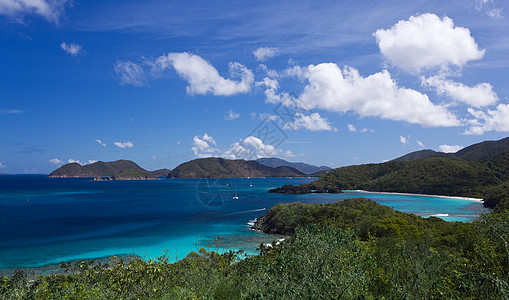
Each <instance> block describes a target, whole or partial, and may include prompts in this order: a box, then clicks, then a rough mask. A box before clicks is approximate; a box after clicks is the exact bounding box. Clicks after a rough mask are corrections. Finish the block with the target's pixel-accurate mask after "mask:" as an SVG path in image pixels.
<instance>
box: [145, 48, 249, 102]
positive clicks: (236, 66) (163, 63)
mask: <svg viewBox="0 0 509 300" xmlns="http://www.w3.org/2000/svg"><path fill="white" fill-rule="evenodd" d="M170 66H171V67H173V68H174V69H175V71H177V73H178V74H179V75H180V76H181V77H182V78H184V79H185V80H186V81H187V82H188V83H189V85H188V86H187V88H186V91H187V93H188V94H190V95H194V94H199V95H205V94H208V93H211V94H213V95H216V96H231V95H235V94H239V93H247V92H249V91H250V90H251V85H252V84H253V82H254V74H253V72H252V71H251V70H249V69H248V68H246V67H245V66H244V65H242V64H240V63H237V62H235V63H230V65H229V71H230V76H231V77H232V78H239V79H240V81H235V80H231V79H226V78H224V77H222V76H220V75H219V72H218V71H217V69H216V68H214V66H212V65H211V64H210V63H209V62H208V61H206V60H204V59H203V58H201V57H200V56H198V55H194V54H190V53H187V52H183V53H168V55H162V56H160V57H158V58H157V59H156V61H155V63H154V65H153V72H156V73H157V72H158V71H163V70H165V69H167V68H169V67H170Z"/></svg>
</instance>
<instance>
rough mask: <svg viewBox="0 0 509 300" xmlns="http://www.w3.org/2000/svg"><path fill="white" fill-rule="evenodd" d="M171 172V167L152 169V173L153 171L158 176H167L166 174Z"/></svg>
mask: <svg viewBox="0 0 509 300" xmlns="http://www.w3.org/2000/svg"><path fill="white" fill-rule="evenodd" d="M170 172H171V170H170V169H160V170H155V171H150V173H152V174H153V175H154V176H157V177H166V176H168V174H170Z"/></svg>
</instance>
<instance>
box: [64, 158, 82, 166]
mask: <svg viewBox="0 0 509 300" xmlns="http://www.w3.org/2000/svg"><path fill="white" fill-rule="evenodd" d="M67 163H70V164H72V163H77V164H80V165H83V164H82V163H81V162H80V161H79V160H74V159H72V158H69V159H68V160H67Z"/></svg>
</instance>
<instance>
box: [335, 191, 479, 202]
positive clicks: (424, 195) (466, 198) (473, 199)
mask: <svg viewBox="0 0 509 300" xmlns="http://www.w3.org/2000/svg"><path fill="white" fill-rule="evenodd" d="M343 192H359V193H371V194H388V195H408V196H423V197H435V198H445V199H460V200H467V201H477V202H483V199H480V198H469V197H457V196H442V195H426V194H412V193H393V192H370V191H364V190H344V191H343Z"/></svg>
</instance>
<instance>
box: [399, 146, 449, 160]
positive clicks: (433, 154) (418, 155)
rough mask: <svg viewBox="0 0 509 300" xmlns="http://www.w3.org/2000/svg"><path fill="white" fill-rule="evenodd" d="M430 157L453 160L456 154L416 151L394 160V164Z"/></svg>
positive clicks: (426, 150) (428, 150) (427, 150)
mask: <svg viewBox="0 0 509 300" xmlns="http://www.w3.org/2000/svg"><path fill="white" fill-rule="evenodd" d="M428 157H445V158H451V159H453V158H454V157H455V156H454V154H449V153H443V152H437V151H433V150H430V149H425V150H420V151H415V152H412V153H408V154H405V155H403V156H401V157H398V158H396V159H393V160H392V161H393V162H400V161H413V160H419V159H423V158H428Z"/></svg>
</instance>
